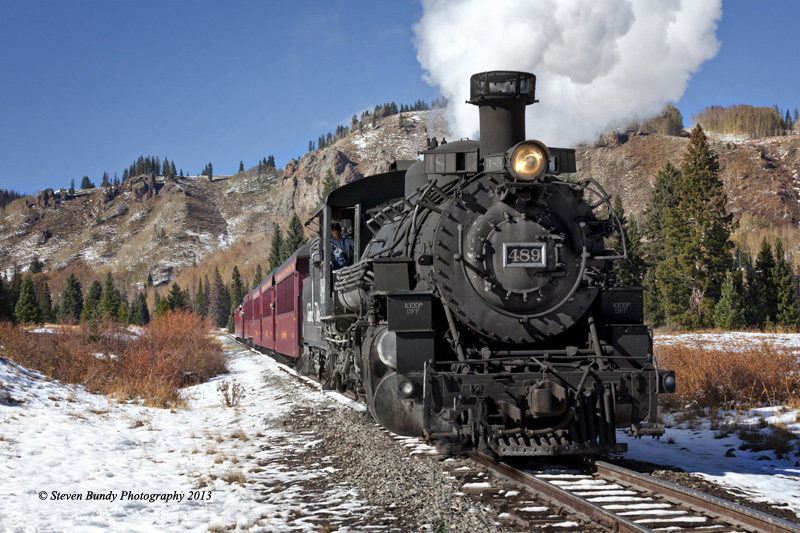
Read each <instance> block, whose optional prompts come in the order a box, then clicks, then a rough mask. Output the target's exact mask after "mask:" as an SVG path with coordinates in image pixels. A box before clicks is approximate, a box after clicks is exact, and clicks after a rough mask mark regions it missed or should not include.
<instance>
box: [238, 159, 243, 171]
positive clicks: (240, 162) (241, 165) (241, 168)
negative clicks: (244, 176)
mask: <svg viewBox="0 0 800 533" xmlns="http://www.w3.org/2000/svg"><path fill="white" fill-rule="evenodd" d="M239 172H244V162H242V161H239Z"/></svg>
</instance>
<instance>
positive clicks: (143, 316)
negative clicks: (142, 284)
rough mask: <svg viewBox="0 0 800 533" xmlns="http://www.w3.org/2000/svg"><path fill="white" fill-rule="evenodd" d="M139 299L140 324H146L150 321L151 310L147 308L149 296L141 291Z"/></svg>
mask: <svg viewBox="0 0 800 533" xmlns="http://www.w3.org/2000/svg"><path fill="white" fill-rule="evenodd" d="M137 301H138V302H139V305H138V313H139V319H140V320H141V323H140V324H139V325H140V326H144V325H146V324H149V323H150V311H149V310H148V309H147V296H145V294H144V293H140V294H139V297H138V298H137Z"/></svg>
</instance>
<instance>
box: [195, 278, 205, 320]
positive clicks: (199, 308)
mask: <svg viewBox="0 0 800 533" xmlns="http://www.w3.org/2000/svg"><path fill="white" fill-rule="evenodd" d="M206 294H207V292H206V289H205V288H204V287H203V280H202V279H201V280H200V283H199V285H198V286H197V296H196V297H195V299H194V312H195V314H196V315H199V316H202V317H205V316H206V309H207V307H208V303H207V300H206Z"/></svg>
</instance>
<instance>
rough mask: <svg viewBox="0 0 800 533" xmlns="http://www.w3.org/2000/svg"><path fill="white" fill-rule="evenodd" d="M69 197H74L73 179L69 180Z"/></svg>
mask: <svg viewBox="0 0 800 533" xmlns="http://www.w3.org/2000/svg"><path fill="white" fill-rule="evenodd" d="M69 195H70V196H75V179H74V178H73V179H71V180H70V181H69Z"/></svg>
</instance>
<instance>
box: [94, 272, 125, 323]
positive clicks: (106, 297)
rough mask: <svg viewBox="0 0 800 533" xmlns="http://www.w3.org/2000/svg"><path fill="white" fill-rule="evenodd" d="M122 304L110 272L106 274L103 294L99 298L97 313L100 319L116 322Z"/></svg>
mask: <svg viewBox="0 0 800 533" xmlns="http://www.w3.org/2000/svg"><path fill="white" fill-rule="evenodd" d="M121 304H122V298H121V296H120V293H119V291H118V290H117V288H116V287H115V286H114V276H112V275H111V272H108V273H107V274H106V282H105V285H104V286H103V294H102V296H101V297H100V303H99V304H98V307H97V311H98V315H99V316H100V318H103V319H106V318H110V319H112V320H116V318H117V315H118V314H119V307H120V305H121Z"/></svg>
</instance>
